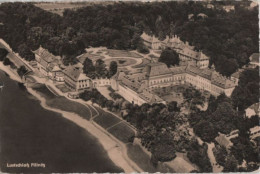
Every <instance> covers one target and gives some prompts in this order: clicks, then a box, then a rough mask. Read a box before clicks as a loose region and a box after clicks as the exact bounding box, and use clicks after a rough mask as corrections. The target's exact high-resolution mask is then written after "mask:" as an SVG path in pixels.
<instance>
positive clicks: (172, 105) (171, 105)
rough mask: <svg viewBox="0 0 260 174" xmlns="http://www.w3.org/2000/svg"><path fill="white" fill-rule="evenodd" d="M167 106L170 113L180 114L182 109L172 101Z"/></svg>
mask: <svg viewBox="0 0 260 174" xmlns="http://www.w3.org/2000/svg"><path fill="white" fill-rule="evenodd" d="M167 106H168V111H169V112H173V111H175V112H179V111H180V108H178V106H177V102H176V101H171V102H170V103H169V104H168V105H167Z"/></svg>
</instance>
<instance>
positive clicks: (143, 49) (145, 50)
mask: <svg viewBox="0 0 260 174" xmlns="http://www.w3.org/2000/svg"><path fill="white" fill-rule="evenodd" d="M137 51H138V52H139V53H143V54H148V53H150V51H149V49H148V48H147V47H146V46H145V45H143V44H139V45H138V46H137Z"/></svg>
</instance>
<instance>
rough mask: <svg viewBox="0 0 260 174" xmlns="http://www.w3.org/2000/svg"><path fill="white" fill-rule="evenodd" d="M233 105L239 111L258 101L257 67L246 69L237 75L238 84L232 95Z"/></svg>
mask: <svg viewBox="0 0 260 174" xmlns="http://www.w3.org/2000/svg"><path fill="white" fill-rule="evenodd" d="M231 98H232V102H233V103H234V107H235V108H238V109H239V110H240V111H243V110H245V109H246V108H247V107H249V106H250V105H252V104H254V103H257V102H259V101H258V100H259V69H258V68H256V69H246V70H245V71H243V72H242V73H241V75H240V77H239V82H238V86H236V87H235V89H234V91H233V93H232V95H231Z"/></svg>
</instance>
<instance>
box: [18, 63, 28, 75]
mask: <svg viewBox="0 0 260 174" xmlns="http://www.w3.org/2000/svg"><path fill="white" fill-rule="evenodd" d="M26 72H27V69H26V68H25V66H24V65H22V66H20V67H19V68H18V69H17V73H18V74H19V76H20V77H22V76H23V75H24V74H25V73H26Z"/></svg>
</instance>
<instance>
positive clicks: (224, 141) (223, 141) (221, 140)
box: [215, 134, 233, 148]
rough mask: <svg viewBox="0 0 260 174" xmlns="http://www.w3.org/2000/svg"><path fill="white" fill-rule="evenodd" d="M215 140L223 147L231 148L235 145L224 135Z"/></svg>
mask: <svg viewBox="0 0 260 174" xmlns="http://www.w3.org/2000/svg"><path fill="white" fill-rule="evenodd" d="M215 140H216V141H217V142H218V143H219V144H220V145H222V146H224V147H226V148H229V147H230V146H232V145H233V143H232V142H231V141H230V140H229V138H227V137H226V136H225V135H224V134H220V135H219V136H218V137H216V138H215Z"/></svg>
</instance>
